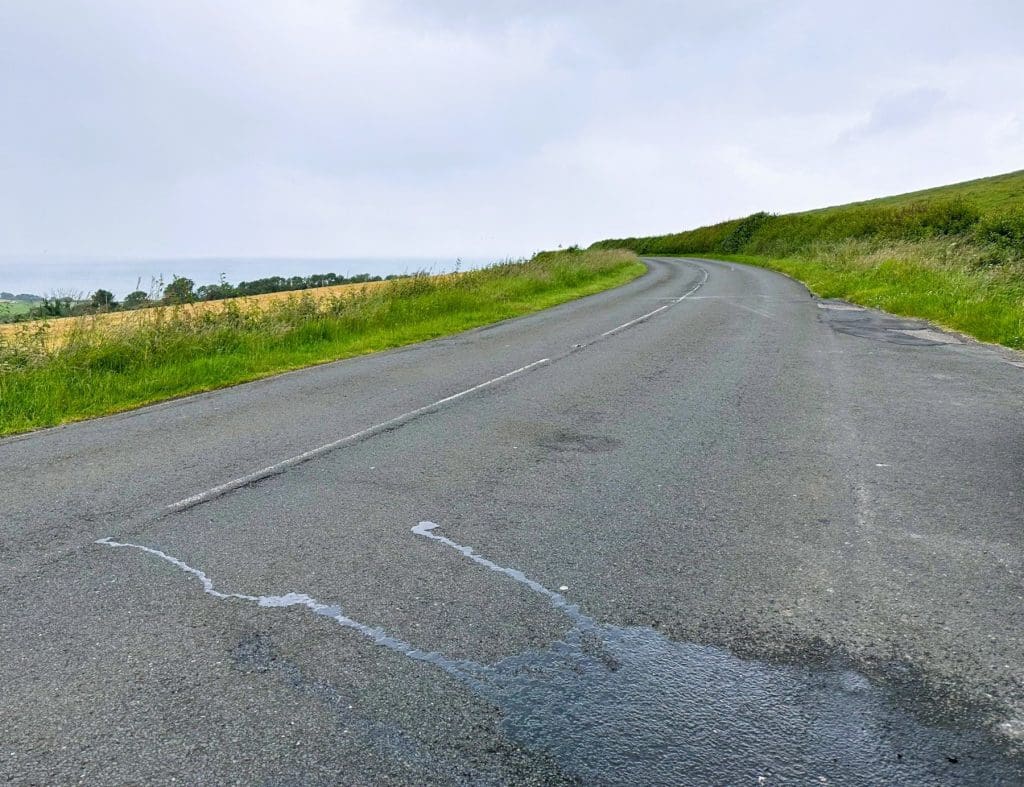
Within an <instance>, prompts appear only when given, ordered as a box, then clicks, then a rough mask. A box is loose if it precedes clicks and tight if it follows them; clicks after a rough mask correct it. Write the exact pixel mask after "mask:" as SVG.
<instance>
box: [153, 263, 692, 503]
mask: <svg viewBox="0 0 1024 787" xmlns="http://www.w3.org/2000/svg"><path fill="white" fill-rule="evenodd" d="M698 269H699V270H700V272H701V279H700V281H699V282H697V284H695V285H694V286H693V287H691V288H690V289H689V290H687V291H686V292H685V293H683V294H682V295H681V296H679V297H678V298H674V299H673V300H672V301H671V302H670V303H667V304H665V305H664V306H661V307H659V308H657V309H655V310H654V311H651V312H648V313H647V314H642V315H640V316H639V317H637V318H636V319H633V320H630V321H629V322H625V323H623V324H622V325H619V326H616V327H615V328H612V329H611V330H610V331H605V332H604V333H602V334H601V335H600V337H598V339H597V340H595V341H599V340H600V339H604V338H606V337H608V336H611V335H613V334H616V333H618V332H619V331H622V330H625V329H626V328H629V327H631V326H633V325H636V324H638V323H641V322H644V321H645V320H647V319H650V318H651V317H653V316H654V315H655V314H658V313H659V312H663V311H665V309H668V308H671V307H672V306H675V305H676V304H677V303H680V302H682V301H684V300H685V299H686V298H688V297H690V296H691V295H692V294H693V293H695V292H696V291H697V290H699V289H700V288H701V287H703V286H704V284H705V283H706V282H707V280H708V272H707V271H706V270H705V269H704V268H700V267H699V266H698ZM589 344H593V342H590V343H589ZM587 346H588V345H587V344H583V345H574V346H573V348H572V350H570V352H575V351H577V350H581V349H584V348H585V347H587ZM567 354H568V353H567ZM555 360H558V358H556V359H555ZM550 363H552V359H551V358H541V359H540V360H539V361H534V362H533V363H528V364H527V365H526V366H521V367H520V368H518V369H513V370H512V371H511V372H507V373H505V374H502V375H499V376H498V377H494V378H492V379H490V380H487V381H486V382H483V383H480V384H479V385H474V386H472V387H471V388H466V389H465V390H463V391H459V392H458V393H456V394H452V395H451V396H446V397H444V398H443V399H438V400H437V401H436V402H431V403H430V404H428V405H424V406H423V407H418V408H416V409H415V410H410V411H409V412H407V413H402V414H401V415H396V416H395V417H394V418H390V419H388V420H387V421H382V422H381V423H379V424H375V425H374V426H370V427H368V428H366V429H363V430H361V431H359V432H356V433H355V434H350V435H348V436H346V437H342V438H340V439H338V440H332V441H331V442H329V443H324V444H323V445H320V446H317V447H316V448H312V449H310V450H309V451H303V452H302V453H301V454H297V455H295V456H292V457H289V458H288V459H283V460H281V461H280V462H276V463H274V464H272V465H269V466H267V467H264V468H261V469H260V470H256V471H254V472H252V473H247V474H246V475H243V476H240V477H238V478H235V479H232V480H231V481H226V482H224V483H223V484H218V485H217V486H214V487H210V488H209V489H207V490H205V491H203V492H200V493H198V494H195V495H192V496H190V497H186V498H184V499H182V500H178V501H177V502H175V503H171V504H170V505H167V506H165V507H164V512H165V513H169V514H172V513H180V512H182V511H187V510H188V509H190V508H194V507H195V506H198V505H201V504H203V503H208V502H209V501H211V500H215V499H217V498H218V497H223V496H224V495H226V494H228V493H230V492H234V491H235V490H236V489H241V488H242V487H244V486H248V485H249V484H254V483H256V482H257V481H263V480H264V479H267V478H270V477H272V476H275V475H280V474H281V473H283V472H284V471H285V470H288V469H289V468H292V467H295V466H296V465H300V464H303V463H304V462H308V461H309V460H310V459H316V458H317V457H320V456H323V455H325V454H328V453H330V452H331V451H334V450H336V449H338V448H341V447H342V446H345V445H351V444H352V443H358V442H360V441H362V440H366V439H367V438H369V437H373V436H374V435H378V434H380V433H382V432H386V431H389V430H391V429H395V428H396V427H399V426H402V425H404V424H406V423H408V422H409V421H412V420H415V419H416V418H419V417H420V416H422V415H426V414H427V413H432V412H434V411H436V410H439V409H440V408H442V407H444V406H445V405H448V404H451V403H452V402H454V401H456V400H458V399H462V398H463V397H465V396H469V395H470V394H473V393H476V392H477V391H481V390H483V389H485V388H490V387H492V386H495V385H498V384H499V383H502V382H505V381H506V380H509V379H511V378H513V377H516V376H518V375H520V374H523V373H524V372H528V371H530V370H532V369H536V368H537V367H539V366H546V365H548V364H550Z"/></svg>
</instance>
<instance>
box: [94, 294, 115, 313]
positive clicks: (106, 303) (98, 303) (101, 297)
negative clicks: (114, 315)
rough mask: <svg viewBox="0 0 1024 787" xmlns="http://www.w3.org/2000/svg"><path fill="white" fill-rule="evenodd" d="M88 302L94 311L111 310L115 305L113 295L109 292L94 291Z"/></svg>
mask: <svg viewBox="0 0 1024 787" xmlns="http://www.w3.org/2000/svg"><path fill="white" fill-rule="evenodd" d="M89 302H90V305H91V306H92V307H93V308H94V309H112V308H114V306H116V305H117V304H115V303H114V293H112V292H111V291H110V290H96V292H94V293H93V294H92V296H91V297H90V298H89Z"/></svg>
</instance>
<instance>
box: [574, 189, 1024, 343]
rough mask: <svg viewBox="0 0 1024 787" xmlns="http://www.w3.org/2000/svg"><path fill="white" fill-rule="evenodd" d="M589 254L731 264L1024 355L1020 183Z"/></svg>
mask: <svg viewBox="0 0 1024 787" xmlns="http://www.w3.org/2000/svg"><path fill="white" fill-rule="evenodd" d="M591 248H599V249H601V248H603V249H612V248H625V249H631V250H633V251H636V252H638V253H640V254H683V255H687V254H690V255H693V254H700V255H706V256H724V257H727V258H729V259H734V260H737V261H742V262H748V263H752V264H755V265H760V266H762V267H767V268H772V269H774V270H778V271H782V272H784V273H786V274H788V275H790V276H792V277H793V278H795V279H799V280H800V281H803V282H804V283H806V284H807V285H808V286H809V287H810V288H811V289H812V290H813V291H814V292H816V293H818V294H820V295H822V296H825V297H836V298H843V299H845V300H849V301H853V302H855V303H860V304H863V305H866V306H873V307H877V308H882V309H885V310H886V311H890V312H893V313H895V314H902V315H906V316H911V317H921V318H924V319H928V320H932V321H934V322H936V323H939V324H941V325H944V326H946V327H949V328H953V329H955V330H958V331H962V332H964V333H968V334H971V335H973V336H976V337H977V338H979V339H983V340H985V341H990V342H997V343H1000V344H1004V345H1006V346H1008V347H1014V348H1024V171H1021V172H1013V173H1009V174H1006V175H999V176H996V177H993V178H984V179H981V180H974V181H969V182H967V183H958V184H955V185H952V186H943V187H940V188H935V189H928V190H926V191H919V192H914V193H911V194H902V195H898V196H894V197H884V198H881V199H877V200H871V201H868V202H859V203H852V204H850V205H840V206H835V207H830V208H823V209H821V210H815V211H807V212H803V213H790V214H785V215H774V214H769V213H755V214H753V215H751V216H747V217H746V218H743V219H734V220H732V221H726V222H721V223H719V224H715V225H712V226H708V227H699V228H697V229H694V230H688V231H684V232H678V233H673V234H669V235H658V236H650V237H645V238H620V239H613V240H606V241H600V242H599V243H596V244H594V246H592V247H591Z"/></svg>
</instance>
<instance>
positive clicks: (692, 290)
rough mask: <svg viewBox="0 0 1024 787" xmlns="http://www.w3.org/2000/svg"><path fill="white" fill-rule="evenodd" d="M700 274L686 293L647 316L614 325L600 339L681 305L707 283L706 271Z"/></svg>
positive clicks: (702, 270)
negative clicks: (698, 279)
mask: <svg viewBox="0 0 1024 787" xmlns="http://www.w3.org/2000/svg"><path fill="white" fill-rule="evenodd" d="M700 272H701V280H700V281H699V282H697V283H696V284H695V285H693V286H692V287H691V288H690V289H688V290H687V291H686V292H684V293H683V294H682V295H680V296H679V297H678V298H674V299H673V300H672V301H670V302H669V303H666V304H665V305H664V306H659V307H658V308H657V309H655V310H654V311H650V312H647V314H641V315H640V316H639V317H636V318H634V319H632V320H630V321H629V322H624V323H622V325H616V326H615V327H614V328H612V329H611V330H610V331H605V332H604V333H602V334H601V338H602V339H604V338H606V337H608V336H612V335H613V334H616V333H618V332H619V331H624V330H626V328H631V327H633V326H634V325H636V324H637V323H641V322H644V321H646V320H649V319H651V317H653V316H654V315H655V314H659V313H660V312H663V311H665V309H671V308H672V307H673V306H675V305H676V304H677V303H681V302H682V301H685V300H686V299H687V298H689V297H690V296H691V295H693V294H694V293H695V292H697V290H699V289H700V288H701V287H703V286H704V284H705V282H707V280H708V272H707V271H706V270H704V269H703V268H700Z"/></svg>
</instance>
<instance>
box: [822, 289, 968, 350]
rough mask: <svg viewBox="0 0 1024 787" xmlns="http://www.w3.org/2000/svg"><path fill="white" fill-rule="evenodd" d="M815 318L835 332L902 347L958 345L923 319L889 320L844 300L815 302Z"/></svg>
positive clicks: (958, 342) (951, 336) (957, 340)
mask: <svg viewBox="0 0 1024 787" xmlns="http://www.w3.org/2000/svg"><path fill="white" fill-rule="evenodd" d="M818 308H819V309H820V315H819V319H820V320H821V321H822V322H824V323H825V324H826V325H828V326H829V327H831V328H832V330H834V331H838V332H839V333H845V334H848V335H850V336H859V337H861V338H863V339H874V340H875V341H879V342H887V343H889V344H903V345H908V346H912V347H938V346H941V345H944V344H960V343H961V342H960V340H959V339H957V338H956V337H955V336H953V335H952V334H947V333H943V332H941V331H939V330H936V329H935V328H934V327H933V326H932V325H931V324H930V323H928V322H925V321H924V320H911V319H906V318H903V317H893V316H891V315H888V314H884V313H882V312H878V311H873V310H871V309H864V308H861V307H860V306H853V305H852V304H849V303H846V302H844V301H835V300H823V301H819V302H818Z"/></svg>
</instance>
